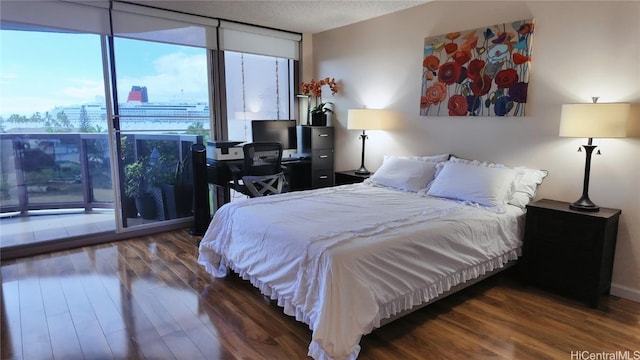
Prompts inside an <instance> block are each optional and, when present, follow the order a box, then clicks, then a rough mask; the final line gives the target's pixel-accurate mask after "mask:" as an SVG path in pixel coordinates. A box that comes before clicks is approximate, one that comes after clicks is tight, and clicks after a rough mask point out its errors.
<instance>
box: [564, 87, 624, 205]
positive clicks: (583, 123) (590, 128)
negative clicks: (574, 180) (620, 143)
mask: <svg viewBox="0 0 640 360" xmlns="http://www.w3.org/2000/svg"><path fill="white" fill-rule="evenodd" d="M597 101H598V98H597V97H594V98H593V103H592V104H565V105H562V115H561V118H560V136H563V137H581V138H588V139H589V140H588V142H587V144H586V145H582V147H583V148H584V149H585V152H586V160H585V167H584V182H583V187H582V196H581V197H580V199H578V200H577V201H576V202H574V203H573V204H571V205H569V208H571V209H572V210H578V211H598V210H600V208H599V207H598V206H597V205H596V204H594V203H593V202H592V201H591V200H590V199H589V173H590V171H591V155H592V153H593V150H594V149H595V148H596V147H597V145H593V138H594V137H597V138H615V137H626V136H627V120H628V118H629V109H630V107H631V105H629V104H621V103H608V104H605V103H601V104H598V103H596V102H597ZM579 151H581V150H579Z"/></svg>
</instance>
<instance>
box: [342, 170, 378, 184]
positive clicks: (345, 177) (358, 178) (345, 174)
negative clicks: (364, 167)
mask: <svg viewBox="0 0 640 360" xmlns="http://www.w3.org/2000/svg"><path fill="white" fill-rule="evenodd" d="M371 175H373V173H371V174H368V175H360V174H356V171H355V170H346V171H336V185H347V184H357V183H361V182H363V181H364V180H365V179H368V178H369V177H370V176H371Z"/></svg>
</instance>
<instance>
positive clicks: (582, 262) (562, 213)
mask: <svg viewBox="0 0 640 360" xmlns="http://www.w3.org/2000/svg"><path fill="white" fill-rule="evenodd" d="M620 213H621V210H618V209H607V208H600V211H598V212H582V211H575V210H571V209H569V203H566V202H562V201H554V200H547V199H543V200H540V201H536V202H534V203H532V204H529V205H527V217H526V227H525V235H524V244H523V253H522V255H523V256H522V260H521V262H520V265H521V269H522V275H523V278H524V279H525V281H527V282H530V283H532V284H536V285H540V286H541V287H544V288H546V289H549V290H552V291H554V292H557V293H559V294H562V295H567V296H570V297H573V298H576V299H579V300H581V301H585V302H587V303H588V304H589V305H591V306H592V307H597V306H598V298H599V297H600V295H602V294H608V293H609V290H610V288H611V272H612V269H613V255H614V252H615V248H616V238H617V236H618V221H619V219H620Z"/></svg>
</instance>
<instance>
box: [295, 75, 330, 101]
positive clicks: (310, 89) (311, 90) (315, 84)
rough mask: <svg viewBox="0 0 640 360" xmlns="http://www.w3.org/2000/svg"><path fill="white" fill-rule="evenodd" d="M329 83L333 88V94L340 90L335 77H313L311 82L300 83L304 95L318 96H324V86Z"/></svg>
mask: <svg viewBox="0 0 640 360" xmlns="http://www.w3.org/2000/svg"><path fill="white" fill-rule="evenodd" d="M324 85H327V86H329V89H330V90H331V94H332V95H334V94H336V93H337V92H338V84H336V79H334V78H328V77H326V78H324V79H322V80H318V81H315V80H313V79H311V81H309V82H302V83H300V91H301V92H302V94H304V95H309V94H311V95H314V96H317V97H320V96H322V89H321V88H322V86H324Z"/></svg>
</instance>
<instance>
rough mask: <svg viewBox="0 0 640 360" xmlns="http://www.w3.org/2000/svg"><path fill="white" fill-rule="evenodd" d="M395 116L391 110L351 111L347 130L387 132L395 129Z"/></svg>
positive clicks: (348, 116)
mask: <svg viewBox="0 0 640 360" xmlns="http://www.w3.org/2000/svg"><path fill="white" fill-rule="evenodd" d="M393 120H394V114H393V112H392V111H390V110H381V109H350V110H349V112H348V114H347V128H348V129H350V130H385V129H390V128H391V127H393Z"/></svg>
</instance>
